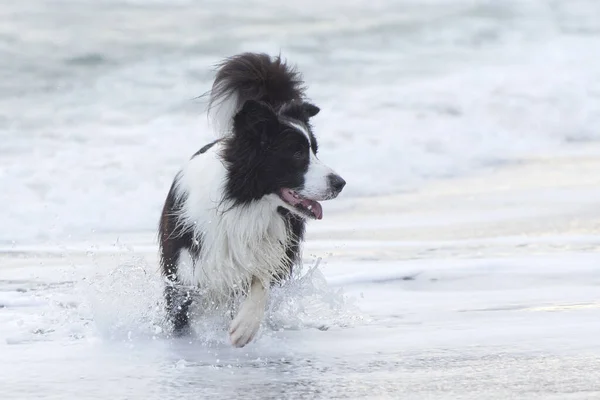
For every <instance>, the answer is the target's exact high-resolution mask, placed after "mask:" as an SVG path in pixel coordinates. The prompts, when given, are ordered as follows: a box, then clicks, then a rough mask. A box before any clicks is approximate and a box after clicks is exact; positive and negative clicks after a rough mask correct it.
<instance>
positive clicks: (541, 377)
mask: <svg viewBox="0 0 600 400" xmlns="http://www.w3.org/2000/svg"><path fill="white" fill-rule="evenodd" d="M556 240H557V239H555V238H548V239H547V240H544V239H538V240H537V241H536V244H537V246H538V249H542V250H538V252H537V253H538V254H537V255H532V254H528V255H527V254H526V255H521V256H507V255H506V254H504V255H502V256H492V254H496V253H498V251H497V250H496V249H502V248H503V246H510V243H511V240H508V239H507V240H504V241H502V240H496V239H490V240H478V241H476V242H474V243H473V244H475V243H476V244H477V245H479V246H480V250H479V251H474V250H473V247H472V246H473V244H471V243H470V242H469V241H462V242H461V241H457V242H455V243H454V245H453V246H454V252H455V253H459V254H460V255H459V256H458V257H456V256H450V257H445V258H435V257H429V258H426V259H421V260H416V259H409V260H405V261H399V260H397V259H393V258H392V259H389V260H385V259H379V260H378V259H376V258H371V259H370V260H365V259H364V258H363V257H359V258H355V257H354V256H352V255H351V253H345V252H344V250H343V249H342V250H338V251H337V256H336V259H337V261H335V260H333V259H332V260H329V261H328V262H325V263H324V264H322V265H321V266H319V268H318V269H315V270H312V272H309V270H308V269H305V275H304V279H297V280H295V281H294V282H292V284H291V285H290V286H288V287H286V288H285V289H280V290H279V292H277V293H275V295H274V296H273V297H274V300H273V303H278V307H271V308H270V312H269V315H268V322H267V323H266V324H265V325H264V326H263V328H262V331H261V335H260V337H259V339H258V340H257V341H256V342H253V343H251V344H250V345H248V346H247V347H245V348H243V349H234V348H232V347H231V346H229V345H228V344H227V337H226V326H227V320H226V319H224V318H221V319H219V318H213V319H210V318H199V319H197V320H196V321H195V323H194V328H195V330H196V332H195V334H194V335H193V336H191V337H187V338H182V339H173V338H170V337H169V335H168V334H167V333H166V332H165V331H164V330H162V320H161V315H162V313H161V311H160V308H159V307H157V302H158V300H159V297H160V296H159V295H160V290H159V289H160V285H158V283H160V282H159V278H158V277H157V275H155V274H152V267H151V266H149V265H148V264H147V263H146V262H145V261H143V258H144V257H149V258H151V255H150V254H144V253H138V254H136V255H133V256H132V254H131V253H129V254H128V253H127V252H125V253H120V254H115V253H112V254H111V253H104V254H102V253H97V254H95V255H88V256H86V255H85V254H83V253H77V252H69V253H68V254H67V255H62V256H61V255H57V254H55V255H48V254H46V255H44V254H43V253H41V252H39V251H38V252H36V251H30V252H21V253H19V254H18V255H15V254H14V253H13V254H11V253H10V252H3V255H2V257H1V261H2V265H3V267H2V268H0V305H2V310H0V326H2V329H0V348H1V352H2V361H1V362H0V370H1V374H2V378H3V385H2V386H1V388H0V394H2V398H4V399H13V398H14V399H25V398H44V399H45V398H47V399H52V398H56V399H58V398H65V397H78V398H89V399H102V398H107V397H111V398H139V397H144V398H149V399H159V398H164V397H165V396H166V397H177V398H210V397H213V396H215V395H217V396H220V397H227V398H230V397H239V396H243V397H245V398H256V399H265V398H272V399H278V398H293V399H296V398H323V399H325V398H398V396H401V397H402V398H414V399H421V398H433V399H449V398H465V399H480V398H482V397H483V398H489V399H503V398H507V397H510V396H512V397H515V396H516V397H518V398H523V399H535V398H540V399H552V398H556V399H564V398H594V396H597V395H598V394H600V381H598V379H597V374H596V371H597V369H598V367H600V364H599V361H598V360H599V358H598V357H597V355H598V352H600V346H599V345H598V341H597V339H596V338H597V337H598V334H600V324H599V322H598V321H599V319H598V313H599V311H600V303H599V302H598V296H597V294H598V284H600V272H599V271H598V268H597V262H598V253H597V248H596V249H595V250H588V251H585V252H581V251H577V250H576V247H575V248H574V250H573V251H570V252H566V253H565V252H564V251H560V252H558V253H556V252H555V253H554V254H552V253H551V252H548V251H544V250H543V244H544V243H548V244H551V243H554V242H556ZM560 240H561V242H562V243H563V244H565V245H568V239H565V237H563V238H561V239H560ZM590 240H592V238H590ZM523 241H524V240H523V238H521V239H519V242H521V243H522V242H523ZM580 241H581V239H579V238H574V241H573V243H572V244H573V245H574V246H577V244H578V243H580ZM593 241H594V240H592V242H593ZM595 242H597V236H596V241H595ZM322 244H323V245H327V243H322ZM347 245H348V246H349V247H351V246H353V241H351V240H350V241H347ZM370 245H371V248H373V249H375V248H377V247H378V246H380V245H381V246H384V247H385V246H386V243H385V242H382V243H378V242H370ZM406 246H408V247H410V248H411V249H412V250H410V251H413V252H415V251H417V252H420V251H421V250H419V249H423V248H425V247H431V244H430V243H428V242H423V243H418V242H412V243H410V244H408V243H407V244H406ZM516 247H520V246H516ZM550 247H551V246H550ZM550 247H548V248H550ZM513 248H514V245H513ZM500 253H502V251H501V252H500ZM469 254H470V256H469ZM140 255H141V256H142V257H140ZM123 260H127V261H126V262H123ZM69 264H71V266H69ZM308 264H310V263H308Z"/></svg>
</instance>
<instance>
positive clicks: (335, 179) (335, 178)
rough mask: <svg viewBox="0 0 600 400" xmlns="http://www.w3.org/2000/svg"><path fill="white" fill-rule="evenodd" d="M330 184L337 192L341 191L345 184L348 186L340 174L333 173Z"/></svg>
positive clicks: (330, 176)
mask: <svg viewBox="0 0 600 400" xmlns="http://www.w3.org/2000/svg"><path fill="white" fill-rule="evenodd" d="M329 186H331V188H332V189H333V190H334V191H335V192H336V193H339V192H341V191H342V189H343V188H344V186H346V181H345V180H344V179H343V178H342V177H341V176H339V175H336V174H331V175H329Z"/></svg>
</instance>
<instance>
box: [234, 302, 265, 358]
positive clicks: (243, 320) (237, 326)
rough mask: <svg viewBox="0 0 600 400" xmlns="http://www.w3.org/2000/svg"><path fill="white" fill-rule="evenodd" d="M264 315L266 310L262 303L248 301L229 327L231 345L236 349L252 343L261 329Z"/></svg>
mask: <svg viewBox="0 0 600 400" xmlns="http://www.w3.org/2000/svg"><path fill="white" fill-rule="evenodd" d="M264 314H265V309H264V305H263V304H262V303H261V302H252V301H249V300H246V301H245V302H244V303H243V304H242V306H241V307H240V311H239V312H238V315H237V316H236V317H235V319H234V320H233V321H232V322H231V325H230V326H229V340H230V341H231V344H232V345H234V346H235V347H244V346H245V345H247V344H248V343H250V341H251V340H252V339H254V337H255V336H256V333H257V332H258V329H259V328H260V323H261V322H262V320H263V317H264Z"/></svg>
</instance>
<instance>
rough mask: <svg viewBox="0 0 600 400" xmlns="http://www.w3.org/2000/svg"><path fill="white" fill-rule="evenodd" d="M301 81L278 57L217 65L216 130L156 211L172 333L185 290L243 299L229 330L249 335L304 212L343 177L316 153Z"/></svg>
mask: <svg viewBox="0 0 600 400" xmlns="http://www.w3.org/2000/svg"><path fill="white" fill-rule="evenodd" d="M303 85H304V83H303V81H302V77H301V75H300V74H299V73H298V72H297V71H296V70H295V69H294V68H292V67H290V66H289V65H287V64H286V63H285V62H284V61H283V60H282V59H281V58H280V57H275V58H271V57H270V56H268V55H266V54H255V53H244V54H240V55H236V56H233V57H231V58H228V59H226V60H225V61H223V62H222V63H221V64H220V65H219V67H218V71H217V74H216V78H215V81H214V83H213V86H212V89H211V91H210V99H209V108H208V110H209V116H210V117H211V119H212V122H213V123H215V125H216V128H217V130H218V133H219V139H217V140H216V141H214V142H212V143H209V144H207V145H205V146H204V147H202V148H201V149H200V150H198V151H197V152H196V153H195V154H194V155H193V156H192V158H191V159H190V160H189V161H188V163H187V165H186V166H185V167H184V168H183V169H182V170H181V171H180V172H179V173H178V174H177V175H176V176H175V179H174V181H173V184H172V186H171V190H170V191H169V194H168V195H167V199H166V201H165V205H164V209H163V212H162V216H161V219H160V225H159V238H160V256H161V268H162V273H163V274H164V276H165V278H166V279H165V281H166V287H165V300H166V309H167V310H166V311H167V316H168V320H169V322H170V324H171V325H172V328H173V332H174V334H176V335H179V334H183V333H184V332H186V331H187V330H188V329H189V315H188V314H189V310H190V306H191V304H192V301H196V298H197V296H192V295H191V291H193V292H198V293H200V297H201V298H202V299H203V301H201V303H202V304H211V305H214V304H228V305H229V306H228V307H230V306H231V304H233V301H234V299H236V298H237V299H242V300H241V303H240V304H239V307H237V315H235V314H232V316H233V315H235V317H234V318H233V320H232V322H231V324H230V327H229V335H230V341H231V343H232V345H234V346H236V347H242V346H245V345H246V344H247V343H249V342H250V341H251V340H252V339H253V338H254V336H255V335H256V333H257V332H258V329H259V327H260V324H261V322H262V320H263V317H264V313H265V305H266V302H267V298H268V294H269V288H270V287H271V285H273V284H277V283H281V282H282V281H284V280H285V279H286V278H288V277H289V276H290V273H291V271H292V266H293V265H294V263H296V262H298V261H299V259H300V245H301V242H302V240H303V236H304V227H305V223H306V220H308V219H321V218H322V217H323V209H322V208H321V205H320V204H319V201H322V200H328V199H333V198H335V197H336V196H337V195H338V194H339V193H340V192H341V190H342V189H343V187H344V185H345V184H346V182H345V181H344V180H343V179H342V178H341V177H340V176H339V175H337V174H336V173H335V172H334V171H333V170H332V169H331V168H329V167H328V166H326V165H325V164H323V163H322V162H321V161H320V160H319V158H318V157H317V140H316V138H315V136H314V134H313V131H312V129H311V126H310V124H309V119H310V118H311V117H314V116H315V115H316V114H317V113H318V112H319V108H318V107H317V106H315V105H314V104H311V103H310V102H308V101H306V99H305V95H304V91H305V88H304V86H303ZM207 299H208V302H206V301H204V300H207ZM231 307H232V306H231ZM232 311H233V310H232Z"/></svg>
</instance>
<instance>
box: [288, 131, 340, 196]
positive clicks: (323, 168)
mask: <svg viewBox="0 0 600 400" xmlns="http://www.w3.org/2000/svg"><path fill="white" fill-rule="evenodd" d="M287 123H288V124H289V125H290V126H291V127H292V128H294V129H297V130H298V131H300V132H302V134H304V136H306V140H308V143H309V144H310V135H309V134H308V129H306V127H305V126H304V125H303V124H301V123H299V122H294V121H288V122H287ZM331 174H335V172H334V171H333V170H332V169H331V168H329V167H328V166H327V165H325V164H323V163H322V162H321V160H319V159H318V158H317V156H316V154H315V153H314V152H313V151H312V149H311V150H310V160H309V164H308V171H306V174H305V175H304V188H303V189H302V190H301V191H299V192H298V193H299V194H300V195H301V196H304V197H307V198H309V199H312V200H325V199H327V198H328V196H330V194H331V188H330V187H329V175H331Z"/></svg>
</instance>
